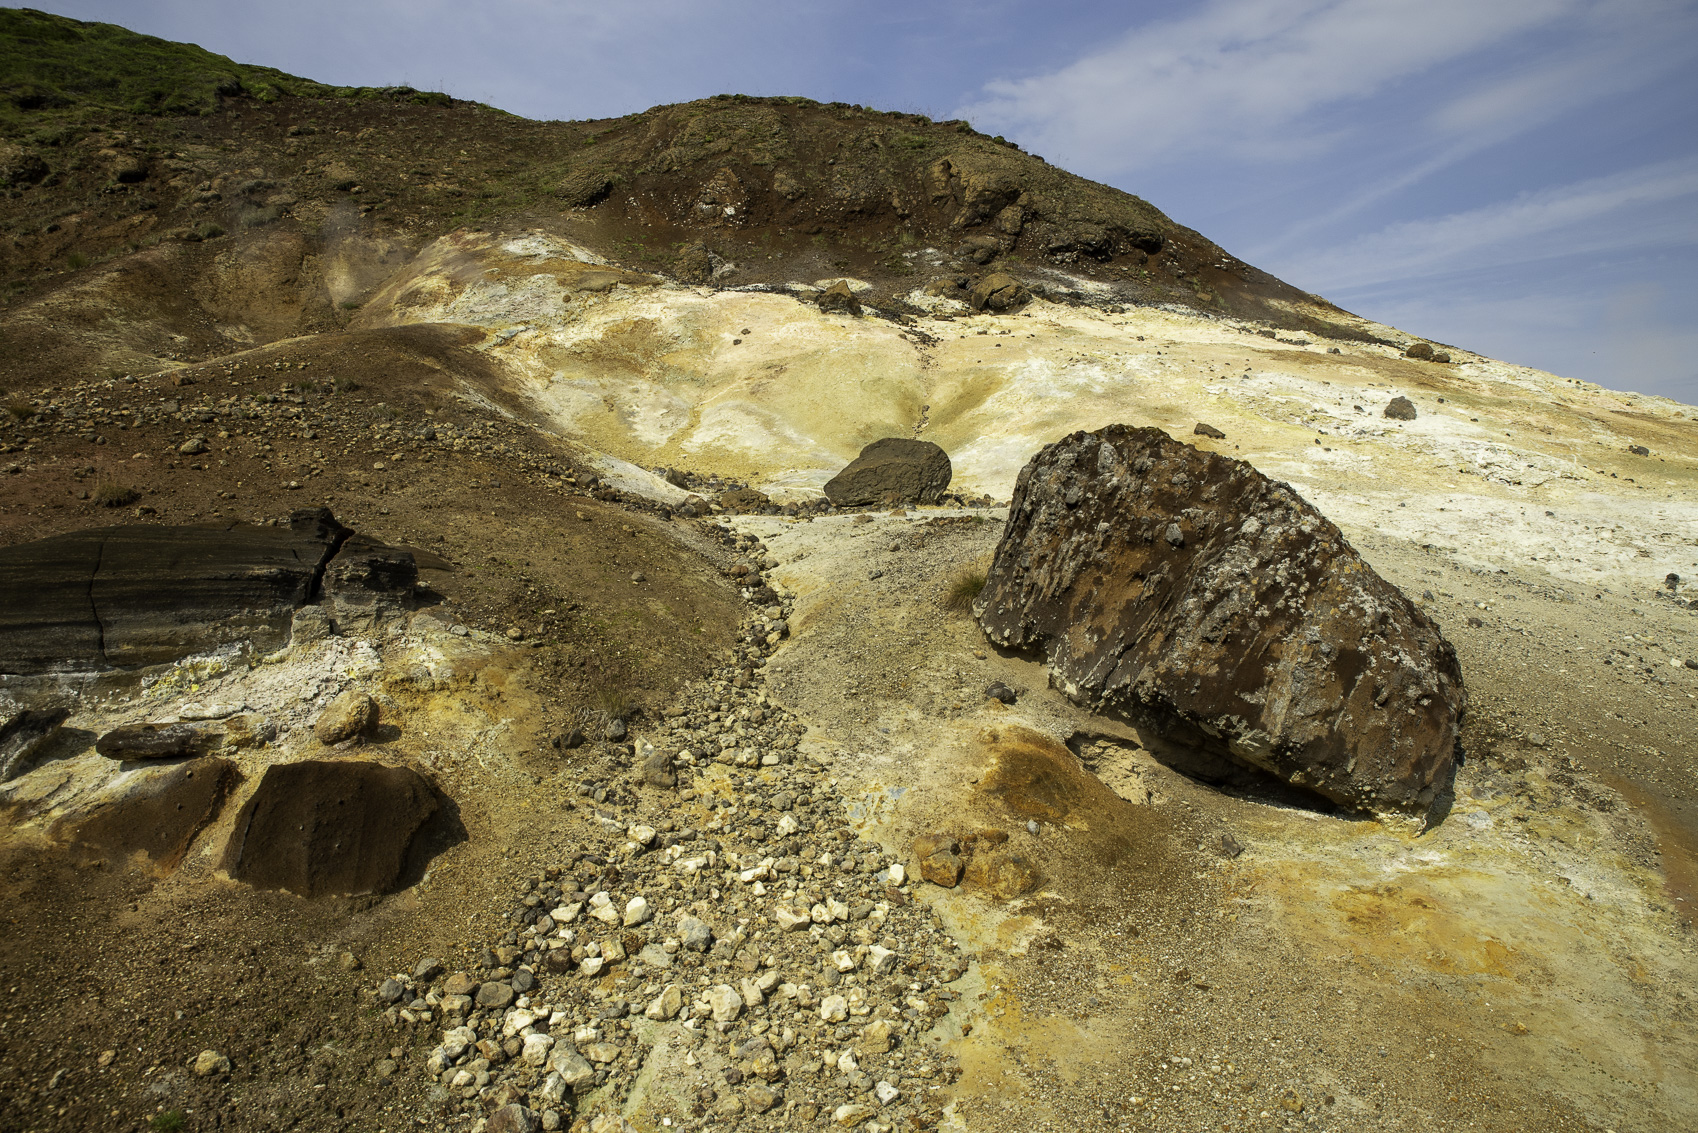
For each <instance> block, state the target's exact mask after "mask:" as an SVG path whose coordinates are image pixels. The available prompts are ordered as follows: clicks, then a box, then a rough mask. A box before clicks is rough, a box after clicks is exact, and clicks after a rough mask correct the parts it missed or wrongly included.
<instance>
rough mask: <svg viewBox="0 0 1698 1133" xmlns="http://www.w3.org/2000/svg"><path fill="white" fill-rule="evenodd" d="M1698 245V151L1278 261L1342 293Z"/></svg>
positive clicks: (1303, 279) (1307, 281) (1287, 270)
mask: <svg viewBox="0 0 1698 1133" xmlns="http://www.w3.org/2000/svg"><path fill="white" fill-rule="evenodd" d="M1671 205H1675V206H1678V207H1672V208H1671V207H1667V206H1671ZM1693 245H1698V158H1689V159H1686V160H1682V161H1673V162H1660V163H1657V164H1653V165H1647V166H1643V167H1640V168H1637V169H1631V170H1626V171H1624V172H1621V173H1616V174H1611V175H1609V176H1607V177H1598V178H1593V179H1591V180H1587V181H1581V182H1578V183H1575V184H1570V185H1563V186H1559V187H1556V188H1550V189H1543V190H1539V191H1537V192H1529V193H1523V194H1521V195H1519V196H1517V197H1515V198H1514V199H1513V200H1508V201H1501V202H1497V203H1494V204H1490V205H1486V206H1483V207H1480V208H1474V209H1467V210H1464V211H1461V212H1455V213H1451V214H1448V215H1445V216H1438V217H1432V218H1429V219H1422V220H1408V221H1400V222H1398V223H1396V224H1391V225H1387V226H1386V227H1384V228H1382V229H1380V230H1379V231H1377V232H1371V233H1368V234H1366V235H1363V236H1359V237H1357V238H1355V239H1353V240H1348V241H1345V242H1344V243H1342V244H1338V245H1336V246H1333V247H1329V248H1323V249H1320V250H1317V251H1312V252H1308V253H1300V254H1298V255H1296V256H1291V257H1288V258H1286V259H1285V260H1284V262H1283V263H1281V264H1280V265H1278V269H1279V271H1280V272H1281V273H1282V274H1283V275H1285V276H1286V278H1289V279H1292V280H1293V281H1295V282H1298V283H1299V284H1300V285H1301V286H1304V287H1308V288H1312V289H1315V290H1318V291H1322V292H1326V293H1329V294H1333V293H1337V292H1341V291H1348V290H1351V289H1355V288H1364V287H1372V286H1375V285H1378V284H1385V283H1391V282H1402V281H1405V280H1409V279H1415V278H1422V277H1431V276H1436V275H1446V274H1450V273H1453V272H1459V271H1469V270H1477V269H1479V268H1481V267H1482V266H1484V265H1487V264H1490V265H1491V266H1492V267H1494V268H1500V269H1501V268H1503V267H1505V266H1508V265H1513V264H1527V263H1534V262H1538V261H1541V260H1549V259H1553V258H1557V257H1560V256H1570V255H1578V254H1586V253H1609V254H1612V255H1620V254H1623V253H1628V252H1632V251H1636V250H1644V249H1651V248H1662V249H1669V248H1678V247H1690V246H1693Z"/></svg>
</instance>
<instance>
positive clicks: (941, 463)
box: [825, 437, 954, 507]
mask: <svg viewBox="0 0 1698 1133" xmlns="http://www.w3.org/2000/svg"><path fill="white" fill-rule="evenodd" d="M953 471H954V470H953V468H952V466H951V464H950V461H949V454H948V453H946V452H944V451H943V449H941V448H939V447H938V446H937V445H935V444H933V443H932V442H930V441H920V440H913V439H910V438H907V437H885V438H884V439H883V440H877V441H874V442H873V443H872V444H870V445H868V446H866V447H865V448H863V449H862V450H861V454H860V455H859V456H857V457H856V458H855V459H854V460H852V461H850V462H849V464H848V465H846V466H845V467H844V469H843V470H842V471H841V472H839V473H838V474H837V475H836V476H833V477H832V478H831V480H829V481H828V482H827V483H826V485H825V495H826V498H827V499H829V500H830V501H831V502H832V503H833V504H835V505H836V506H838V507H860V506H863V505H867V504H883V503H891V502H895V503H916V502H917V503H927V504H929V503H936V502H937V499H938V497H939V496H941V495H942V494H943V492H944V489H946V488H948V487H949V481H950V478H951V476H952V475H953Z"/></svg>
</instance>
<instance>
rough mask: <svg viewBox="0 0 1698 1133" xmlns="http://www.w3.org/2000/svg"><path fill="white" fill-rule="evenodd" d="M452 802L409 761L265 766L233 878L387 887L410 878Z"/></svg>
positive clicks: (308, 889) (333, 888)
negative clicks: (447, 802)
mask: <svg viewBox="0 0 1698 1133" xmlns="http://www.w3.org/2000/svg"><path fill="white" fill-rule="evenodd" d="M442 808H443V800H442V799H441V797H440V796H439V795H438V794H437V792H436V789H435V788H434V787H433V786H432V785H431V783H430V782H429V780H427V779H425V777H424V776H422V775H420V774H419V773H418V772H417V771H414V770H412V769H411V768H408V767H390V766H387V765H385V764H381V763H369V762H364V761H360V760H335V761H321V760H306V761H303V762H300V763H279V764H273V765H272V766H270V767H268V768H266V771H265V777H264V778H262V779H261V780H260V781H259V786H258V787H256V788H255V789H254V793H253V796H252V797H251V798H249V799H248V801H247V803H246V804H245V805H244V806H243V807H242V811H241V813H240V814H238V815H237V816H236V825H235V829H234V830H233V831H232V832H231V834H230V842H229V844H228V846H226V848H225V851H224V861H223V867H224V869H225V871H226V872H228V873H229V874H230V876H231V877H233V878H235V879H236V880H238V881H245V882H247V883H248V884H249V885H253V886H256V887H258V888H261V889H287V890H288V891H289V892H291V893H295V894H298V895H299V896H302V897H319V896H326V895H338V894H341V895H349V894H360V893H388V892H392V891H393V890H395V889H398V888H401V887H403V886H404V885H407V884H411V883H412V880H413V879H414V876H415V874H417V873H419V872H420V871H421V867H422V865H423V860H424V857H425V856H426V855H427V854H428V850H429V843H430V841H431V838H430V837H428V834H429V831H428V829H427V828H429V827H432V826H435V825H440V824H439V823H435V822H433V820H435V819H437V818H438V812H439V811H440V810H442Z"/></svg>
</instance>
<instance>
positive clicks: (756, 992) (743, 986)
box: [737, 977, 766, 1007]
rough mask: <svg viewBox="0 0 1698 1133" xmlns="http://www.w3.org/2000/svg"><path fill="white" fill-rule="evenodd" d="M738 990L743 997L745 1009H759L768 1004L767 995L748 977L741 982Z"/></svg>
mask: <svg viewBox="0 0 1698 1133" xmlns="http://www.w3.org/2000/svg"><path fill="white" fill-rule="evenodd" d="M737 990H738V992H740V993H741V994H742V996H743V1006H744V1007H759V1006H760V1005H761V1004H763V1003H765V1002H766V993H765V992H763V991H762V990H761V989H760V988H759V987H758V986H756V984H755V981H754V980H751V979H748V978H746V977H745V978H744V979H742V980H739V981H738V983H737Z"/></svg>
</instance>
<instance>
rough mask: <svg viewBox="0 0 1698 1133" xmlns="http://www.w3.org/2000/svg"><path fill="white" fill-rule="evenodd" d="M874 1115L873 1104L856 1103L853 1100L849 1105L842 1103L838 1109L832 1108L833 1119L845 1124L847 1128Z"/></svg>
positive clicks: (837, 1122) (839, 1123) (842, 1124)
mask: <svg viewBox="0 0 1698 1133" xmlns="http://www.w3.org/2000/svg"><path fill="white" fill-rule="evenodd" d="M872 1115H873V1107H872V1106H870V1105H857V1104H856V1103H854V1102H851V1103H849V1104H848V1105H840V1106H838V1107H837V1108H836V1109H834V1110H832V1111H831V1120H832V1121H833V1122H835V1123H836V1124H838V1125H841V1126H843V1127H844V1128H845V1129H849V1128H853V1127H854V1126H856V1125H859V1124H861V1122H863V1121H865V1120H866V1119H867V1118H869V1117H871V1116H872Z"/></svg>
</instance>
